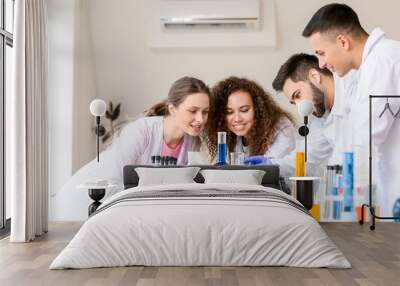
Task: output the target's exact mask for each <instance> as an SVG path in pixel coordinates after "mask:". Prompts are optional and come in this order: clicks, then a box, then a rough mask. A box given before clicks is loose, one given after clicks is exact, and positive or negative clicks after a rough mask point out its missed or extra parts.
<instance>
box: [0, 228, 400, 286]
mask: <svg viewBox="0 0 400 286" xmlns="http://www.w3.org/2000/svg"><path fill="white" fill-rule="evenodd" d="M79 227H80V224H77V223H57V224H51V225H50V231H49V233H48V234H47V235H46V236H44V237H43V238H40V239H38V240H37V241H35V242H32V243H27V244H10V243H9V241H8V238H6V239H3V240H1V241H0V285H1V286H6V285H7V286H8V285H13V286H17V285H32V286H33V285H57V286H61V285H68V286H75V285H137V286H139V285H140V286H150V285H151V286H153V285H167V286H179V285H229V286H231V285H246V286H247V285H256V286H261V285H346V286H347V285H384V286H389V285H400V224H395V223H381V224H378V225H377V229H376V230H375V231H374V232H371V231H370V230H369V228H368V226H366V225H365V226H363V227H361V226H359V225H357V224H356V223H330V224H324V225H323V228H324V229H325V230H326V231H327V233H328V234H329V236H330V237H331V238H332V240H333V241H335V243H336V244H337V245H338V247H339V248H340V249H341V250H342V251H343V252H344V254H345V255H346V257H347V258H348V259H349V260H350V262H351V264H352V266H353V268H352V269H349V270H341V269H304V268H289V267H123V268H101V269H87V270H51V271H50V270H48V267H49V264H50V263H51V261H52V260H53V259H54V258H55V256H56V255H57V254H58V253H59V252H60V251H61V250H62V249H63V247H64V246H65V245H66V244H67V242H68V241H69V240H70V239H71V238H72V236H73V235H74V234H75V233H76V231H77V230H78V228H79Z"/></svg>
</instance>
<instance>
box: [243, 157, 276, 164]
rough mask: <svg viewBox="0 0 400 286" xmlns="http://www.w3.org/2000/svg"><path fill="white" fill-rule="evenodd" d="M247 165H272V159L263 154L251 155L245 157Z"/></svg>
mask: <svg viewBox="0 0 400 286" xmlns="http://www.w3.org/2000/svg"><path fill="white" fill-rule="evenodd" d="M244 163H245V164H246V165H272V161H271V160H270V159H269V158H268V157H264V156H263V155H258V156H250V157H247V158H246V159H244Z"/></svg>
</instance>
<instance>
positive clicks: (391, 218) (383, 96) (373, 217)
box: [359, 95, 400, 230]
mask: <svg viewBox="0 0 400 286" xmlns="http://www.w3.org/2000/svg"><path fill="white" fill-rule="evenodd" d="M374 98H386V99H388V98H400V95H370V96H369V203H368V204H363V205H362V206H361V219H360V221H359V223H360V225H363V224H364V208H369V211H370V213H371V221H372V223H371V225H370V226H369V229H370V230H375V220H376V219H382V220H389V219H390V220H393V219H400V217H381V216H377V215H376V214H375V207H374V206H373V204H372V99H374ZM394 120H396V118H395V119H394Z"/></svg>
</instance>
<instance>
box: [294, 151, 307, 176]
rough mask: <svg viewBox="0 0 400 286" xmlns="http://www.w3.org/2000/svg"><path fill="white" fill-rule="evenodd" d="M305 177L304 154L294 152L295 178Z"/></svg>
mask: <svg viewBox="0 0 400 286" xmlns="http://www.w3.org/2000/svg"><path fill="white" fill-rule="evenodd" d="M305 175H306V163H305V158H304V152H296V177H304V176H305Z"/></svg>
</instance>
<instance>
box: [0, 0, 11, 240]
mask: <svg viewBox="0 0 400 286" xmlns="http://www.w3.org/2000/svg"><path fill="white" fill-rule="evenodd" d="M0 1H1V3H0V5H1V21H0V22H1V23H0V62H1V67H0V237H2V236H4V235H6V234H7V233H9V231H10V224H11V223H10V222H11V219H7V217H6V215H7V212H6V201H7V199H6V188H5V154H6V153H5V132H6V118H5V103H6V81H5V79H6V59H7V57H6V56H7V55H6V48H7V46H9V47H11V48H13V42H14V35H13V33H10V32H9V31H7V30H6V20H7V19H6V17H7V16H9V15H7V13H6V12H7V11H6V1H7V0H0ZM11 1H12V2H13V3H12V5H13V9H12V11H13V12H12V13H13V14H14V15H15V13H14V7H15V0H11ZM14 15H11V17H13V18H14ZM13 30H14V27H13Z"/></svg>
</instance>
